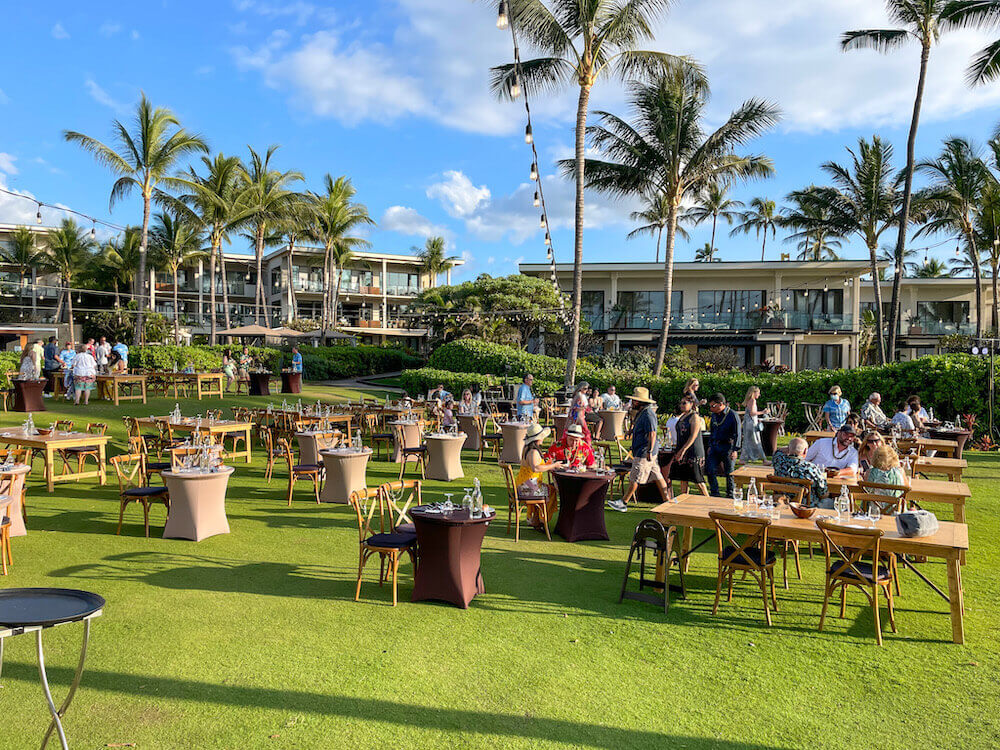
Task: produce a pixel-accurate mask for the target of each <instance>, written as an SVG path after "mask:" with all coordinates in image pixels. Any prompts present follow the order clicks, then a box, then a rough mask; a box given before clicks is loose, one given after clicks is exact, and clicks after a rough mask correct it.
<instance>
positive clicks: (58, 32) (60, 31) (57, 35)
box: [52, 23, 69, 39]
mask: <svg viewBox="0 0 1000 750" xmlns="http://www.w3.org/2000/svg"><path fill="white" fill-rule="evenodd" d="M52 38H53V39H69V32H67V31H66V29H64V28H63V25H62V24H61V23H56V25H55V26H53V27H52Z"/></svg>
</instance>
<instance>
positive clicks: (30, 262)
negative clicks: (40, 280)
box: [0, 227, 44, 310]
mask: <svg viewBox="0 0 1000 750" xmlns="http://www.w3.org/2000/svg"><path fill="white" fill-rule="evenodd" d="M43 259H44V256H43V253H42V252H41V251H40V250H39V249H38V248H37V247H35V235H34V234H33V233H32V231H31V230H30V229H28V228H27V227H18V228H17V229H15V230H14V232H13V233H12V234H11V235H10V240H9V241H8V243H7V244H6V245H0V261H2V262H3V263H6V264H7V265H10V266H13V267H14V270H15V272H16V273H17V304H18V307H20V308H21V309H22V310H23V309H24V277H25V276H27V275H28V274H29V273H31V271H32V269H34V268H37V267H38V265H39V264H40V263H41V262H42V261H43Z"/></svg>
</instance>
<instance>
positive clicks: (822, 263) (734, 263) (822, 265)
mask: <svg viewBox="0 0 1000 750" xmlns="http://www.w3.org/2000/svg"><path fill="white" fill-rule="evenodd" d="M889 265H890V263H889V262H888V261H880V262H879V266H880V267H882V268H887V267H888V266H889ZM870 266H871V263H870V261H867V260H765V261H759V260H751V261H740V260H730V261H713V262H711V263H708V262H703V261H682V262H680V263H674V271H675V272H676V271H707V270H710V269H713V268H717V269H719V270H727V271H771V270H774V271H777V270H803V271H805V270H811V271H824V272H835V271H853V270H858V269H861V270H865V269H868V268H869V267H870ZM518 268H519V269H520V270H521V272H522V273H525V272H526V273H536V272H538V273H541V272H548V271H550V270H551V268H552V267H551V265H549V264H548V263H521V264H519V265H518ZM583 270H584V271H640V272H644V271H656V272H659V273H662V272H663V264H662V263H649V262H645V261H626V262H620V261H617V262H614V263H584V264H583ZM572 271H573V264H572V263H557V264H556V272H563V273H570V272H572Z"/></svg>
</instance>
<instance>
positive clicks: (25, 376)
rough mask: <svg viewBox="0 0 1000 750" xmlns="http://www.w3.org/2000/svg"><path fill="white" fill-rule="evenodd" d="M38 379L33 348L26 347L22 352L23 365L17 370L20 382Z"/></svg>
mask: <svg viewBox="0 0 1000 750" xmlns="http://www.w3.org/2000/svg"><path fill="white" fill-rule="evenodd" d="M37 377H38V370H36V369H35V357H34V356H33V355H32V353H31V347H30V346H28V347H25V349H24V351H23V352H21V363H20V366H19V367H18V370H17V379H18V380H35V379H36V378H37Z"/></svg>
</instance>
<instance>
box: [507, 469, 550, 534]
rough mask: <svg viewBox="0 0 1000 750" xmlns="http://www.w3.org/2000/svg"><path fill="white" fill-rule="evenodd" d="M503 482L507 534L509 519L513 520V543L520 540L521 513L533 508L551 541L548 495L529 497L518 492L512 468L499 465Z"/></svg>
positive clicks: (508, 531)
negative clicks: (505, 496)
mask: <svg viewBox="0 0 1000 750" xmlns="http://www.w3.org/2000/svg"><path fill="white" fill-rule="evenodd" d="M501 469H502V470H503V478H504V482H505V483H506V485H507V533H508V534H510V524H511V519H514V541H515V542H518V541H520V540H521V511H522V510H523V511H527V510H528V509H529V508H534V509H535V510H536V511H537V512H538V514H539V515H540V516H541V518H542V525H543V526H544V527H545V537H546V538H547V539H548V540H549V541H552V533H551V532H550V531H549V508H548V501H549V497H548V495H545V496H544V497H542V496H539V497H529V496H526V495H522V494H521V493H520V492H518V488H517V480H516V479H515V477H514V467H513V466H512V465H510V464H501Z"/></svg>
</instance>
